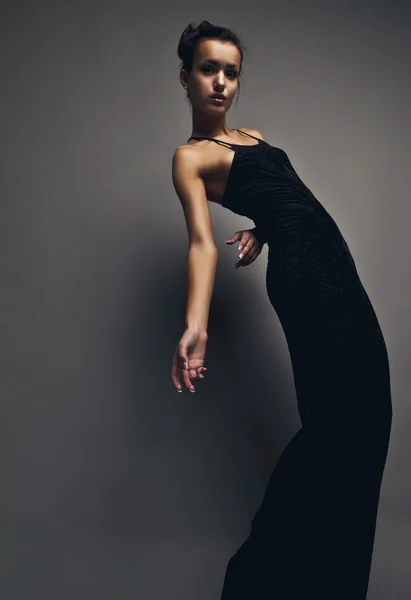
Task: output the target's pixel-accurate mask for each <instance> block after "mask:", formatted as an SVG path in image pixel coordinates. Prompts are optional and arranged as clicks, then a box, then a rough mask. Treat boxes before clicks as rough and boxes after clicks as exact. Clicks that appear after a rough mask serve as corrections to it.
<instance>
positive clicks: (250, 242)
mask: <svg viewBox="0 0 411 600" xmlns="http://www.w3.org/2000/svg"><path fill="white" fill-rule="evenodd" d="M255 229H256V228H255V227H254V228H253V229H245V230H243V231H236V233H235V234H234V235H232V236H231V237H230V238H229V239H228V240H226V242H225V243H226V244H234V243H235V242H238V241H239V242H240V244H239V246H238V249H239V250H240V255H239V258H240V260H239V261H237V262H236V264H235V268H236V269H237V268H238V267H245V266H246V265H251V263H252V262H254V261H255V259H256V258H257V257H258V256H259V255H260V254H261V250H262V248H263V243H262V242H260V241H259V240H258V239H257V237H256V235H255V233H254V231H255Z"/></svg>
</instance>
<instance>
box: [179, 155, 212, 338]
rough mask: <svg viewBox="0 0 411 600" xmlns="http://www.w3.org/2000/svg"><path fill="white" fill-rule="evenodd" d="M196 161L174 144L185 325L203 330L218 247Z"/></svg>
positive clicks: (209, 301)
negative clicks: (184, 243)
mask: <svg viewBox="0 0 411 600" xmlns="http://www.w3.org/2000/svg"><path fill="white" fill-rule="evenodd" d="M197 161H198V159H197V154H196V153H194V152H193V150H192V149H191V148H177V150H176V151H175V153H174V156H173V164H172V176H173V184H174V188H175V190H176V193H177V195H178V197H179V199H180V202H181V205H182V207H183V211H184V216H185V220H186V225H187V231H188V238H189V247H188V296H187V306H186V327H187V328H190V329H195V330H197V331H200V332H202V333H206V332H207V326H208V317H209V311H210V303H211V297H212V293H213V288H214V280H215V272H216V267H217V260H218V250H217V247H216V245H215V242H214V237H213V231H212V223H211V215H210V211H209V207H208V201H207V196H206V190H205V186H204V181H203V179H202V178H201V176H200V174H199V165H198V164H197Z"/></svg>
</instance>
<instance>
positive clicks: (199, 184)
mask: <svg viewBox="0 0 411 600" xmlns="http://www.w3.org/2000/svg"><path fill="white" fill-rule="evenodd" d="M207 59H214V60H215V61H217V62H216V63H214V64H213V63H212V62H209V60H207ZM240 68H241V54H240V51H239V50H238V48H237V46H235V45H234V44H232V43H228V42H225V43H224V42H220V41H219V40H203V41H202V42H200V43H199V44H198V45H197V47H196V52H195V56H194V61H193V68H192V71H191V73H187V72H186V71H185V70H184V69H182V70H181V72H180V82H181V85H182V86H183V87H184V89H187V90H188V91H189V94H190V97H189V99H190V102H191V106H192V133H191V136H199V137H202V136H207V137H214V138H217V139H219V140H222V141H227V142H231V143H233V144H248V142H247V141H246V139H245V136H244V135H242V134H240V133H238V132H237V131H234V130H232V131H231V130H230V129H228V127H227V123H226V113H227V112H228V110H229V108H230V107H231V104H232V102H233V100H234V98H235V94H236V93H237V91H238V83H239V72H240ZM214 93H221V94H224V96H225V97H226V101H225V102H224V103H222V104H217V103H214V102H213V101H212V100H211V99H210V96H211V95H212V94H214ZM240 129H242V130H243V131H246V132H247V133H251V134H252V135H254V136H256V137H259V138H260V139H263V137H262V135H261V133H260V132H259V131H257V130H255V129H247V128H243V127H241V128H240ZM191 136H190V137H191ZM250 141H251V142H252V144H254V143H255V140H251V138H250ZM210 146H211V147H210ZM215 146H216V144H215V143H214V142H210V141H208V140H190V141H189V142H188V143H187V144H185V145H183V146H180V147H179V148H178V149H177V150H176V153H175V155H174V157H173V183H174V186H175V189H176V192H177V194H178V196H179V198H180V200H181V202H182V205H183V209H184V213H185V216H186V222H187V228H188V232H189V242H190V249H189V281H190V283H191V285H189V290H190V291H191V294H192V297H191V296H190V294H189V298H188V307H189V308H188V315H189V316H188V318H187V319H186V321H187V322H186V330H185V332H184V334H183V336H182V337H181V339H180V341H179V343H178V344H177V347H176V349H175V352H174V356H173V364H172V370H171V378H172V382H173V385H174V387H175V389H176V390H177V391H178V392H182V390H183V386H184V387H186V388H187V389H188V390H189V391H191V392H194V391H195V387H194V385H193V381H199V380H202V379H204V376H205V373H206V371H207V368H206V367H205V366H204V356H205V350H206V344H207V339H208V336H207V321H208V310H207V309H208V307H209V301H210V300H211V294H212V285H213V282H214V272H215V265H216V262H217V249H216V246H215V244H214V240H213V237H212V228H211V220H210V214H209V210H208V207H207V203H208V201H216V200H215V199H214V200H212V199H211V198H212V195H213V190H214V193H215V195H216V197H217V196H218V195H221V186H222V185H223V183H224V182H222V177H219V176H218V175H217V176H215V177H214V179H213V180H211V179H210V180H209V183H208V185H209V187H208V188H207V186H206V184H205V182H204V180H205V179H206V178H205V177H204V176H203V175H204V172H205V169H208V172H209V173H213V174H214V173H217V174H220V173H221V171H224V172H228V170H229V167H230V162H231V160H232V153H233V151H232V150H230V149H227V147H224V146H221V145H219V147H218V148H215ZM200 199H201V201H200ZM235 242H239V247H238V249H239V250H240V252H241V253H240V255H239V259H240V260H239V261H238V262H237V263H236V265H235V268H238V267H240V266H246V265H249V264H251V263H252V262H254V260H255V259H256V258H257V257H258V255H259V254H260V253H261V249H262V244H260V242H259V241H258V240H257V238H256V236H255V235H254V233H253V230H242V231H237V232H236V233H234V235H232V236H231V238H229V239H228V240H226V243H227V244H234V243H235ZM200 274H201V275H200ZM201 277H202V279H201ZM190 278H191V279H190ZM194 282H195V283H194ZM200 299H201V302H200ZM190 302H191V304H190ZM199 304H201V310H199V309H197V306H198V305H199ZM191 306H195V307H196V310H195V311H194V310H191ZM193 313H194V314H195V315H196V317H195V319H194V320H192V317H191V315H192V314H193Z"/></svg>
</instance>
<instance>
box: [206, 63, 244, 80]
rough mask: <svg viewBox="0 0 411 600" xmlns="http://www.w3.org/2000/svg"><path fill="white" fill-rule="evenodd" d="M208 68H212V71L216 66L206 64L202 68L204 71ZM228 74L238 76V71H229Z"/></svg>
mask: <svg viewBox="0 0 411 600" xmlns="http://www.w3.org/2000/svg"><path fill="white" fill-rule="evenodd" d="M207 69H211V70H212V71H214V67H211V66H210V65H205V66H204V67H203V68H202V71H204V72H206V70H207ZM228 74H229V75H230V76H231V77H232V78H235V77H237V71H229V72H228Z"/></svg>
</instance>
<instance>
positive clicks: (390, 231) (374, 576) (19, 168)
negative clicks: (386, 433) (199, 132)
mask: <svg viewBox="0 0 411 600" xmlns="http://www.w3.org/2000/svg"><path fill="white" fill-rule="evenodd" d="M410 12H411V9H410V8H409V5H408V4H407V3H405V2H401V1H399V0H391V1H388V0H386V1H382V0H379V1H374V2H371V1H368V0H367V1H356V2H354V0H346V1H345V2H344V3H341V2H337V1H334V2H330V1H328V2H325V1H322V2H320V1H317V0H316V1H312V2H309V3H307V2H303V0H287V2H285V1H283V2H272V3H267V2H263V1H262V0H255V1H253V2H252V3H251V2H250V3H246V2H241V3H238V2H234V1H231V2H225V3H221V2H216V1H215V0H210V1H209V2H207V3H204V2H198V1H197V2H193V1H192V0H190V1H187V0H184V1H180V2H178V3H177V4H176V5H173V4H171V3H168V2H165V1H163V2H159V1H157V0H154V1H152V2H150V3H148V4H145V5H144V6H142V5H141V6H140V5H139V3H138V2H135V1H133V2H132V1H126V0H116V2H114V0H111V1H109V0H100V1H99V2H97V1H95V0H88V1H87V0H85V1H82V2H80V1H79V0H72V1H71V2H70V3H69V2H63V1H61V0H57V1H54V2H46V1H44V0H37V1H36V2H28V1H27V0H26V1H20V2H15V3H12V2H10V1H8V2H5V3H3V9H2V18H1V25H0V27H1V31H0V34H1V36H0V44H1V53H0V64H1V69H2V93H1V96H0V102H1V106H0V108H1V111H0V114H1V129H2V131H1V139H2V156H1V186H2V187H1V219H0V257H1V258H0V260H1V294H0V301H1V313H0V316H1V336H0V353H1V365H2V366H1V381H0V385H1V403H0V409H1V414H0V417H1V418H0V456H1V459H0V465H1V489H2V491H1V501H0V519H1V535H0V549H1V566H0V575H1V576H0V595H1V597H2V598H4V599H7V600H27V599H28V598H34V597H36V598H41V599H42V600H55V599H56V598H58V599H59V600H72V599H73V598H76V599H78V600H83V599H84V600H85V599H87V600H97V599H98V600H112V599H114V598H115V599H116V600H131V599H133V600H134V599H135V598H138V599H139V600H166V599H167V600H174V599H176V600H177V599H178V600H186V599H187V600H191V599H192V598H196V599H197V600H218V599H219V594H220V591H221V588H222V583H223V577H224V573H225V568H226V565H227V562H228V559H229V558H230V556H231V555H232V554H233V553H234V552H235V551H236V549H237V548H238V547H239V546H240V545H241V543H242V542H243V541H244V539H245V538H246V537H247V535H248V533H249V527H250V522H251V519H252V517H253V516H254V514H255V512H256V511H257V509H258V507H259V505H260V502H261V500H262V497H263V493H264V490H265V485H266V483H267V481H268V477H269V475H270V473H271V471H272V469H273V467H274V465H275V462H276V460H277V459H278V457H279V455H280V453H281V451H282V449H283V448H284V446H285V445H286V444H287V442H288V441H289V439H290V438H291V437H292V436H293V435H294V433H295V432H296V430H297V429H298V428H299V426H300V422H299V417H298V413H297V409H296V398H295V390H294V384H293V377H292V371H291V364H290V359H289V354H288V350H287V345H286V341H285V338H284V335H283V332H282V329H281V326H280V324H279V321H278V319H277V316H276V313H275V312H274V310H273V308H272V307H271V305H270V303H269V300H268V298H267V295H266V291H265V271H266V262H267V247H266V246H265V247H264V250H263V252H262V254H261V255H260V257H259V258H258V259H257V261H256V262H255V263H253V264H252V265H251V266H249V267H246V268H243V269H234V264H235V262H236V260H237V254H238V253H237V252H236V245H235V246H230V247H228V246H227V245H225V244H224V240H226V239H227V238H228V237H230V236H231V235H232V234H233V233H234V232H235V231H237V230H238V229H246V228H249V227H252V226H253V222H252V221H249V220H248V219H245V218H242V217H239V216H236V215H234V214H233V213H230V212H229V211H227V210H224V209H223V208H222V207H220V206H218V205H210V211H211V214H212V219H213V230H214V235H215V241H216V244H217V247H218V250H219V262H218V267H217V274H216V282H215V288H214V296H213V300H212V305H211V312H210V323H209V329H208V333H209V342H208V347H207V356H206V366H207V367H208V373H207V376H206V378H205V380H204V381H202V382H198V383H197V384H196V389H197V391H196V393H195V394H190V393H189V392H184V393H183V394H178V393H177V392H176V391H175V389H174V387H173V385H172V382H171V376H170V372H171V361H172V356H173V353H174V349H175V346H176V344H177V342H178V340H179V338H180V337H181V335H182V333H183V331H184V311H185V303H186V292H187V248H188V236H187V231H186V226H185V222H184V215H183V211H182V208H181V205H180V202H179V200H178V198H177V196H176V194H175V191H174V188H173V185H172V179H171V160H172V155H173V153H174V150H175V148H176V147H177V146H178V145H181V144H183V143H185V142H186V141H187V139H188V138H189V136H190V134H191V126H192V124H191V113H190V110H189V106H188V103H187V101H186V99H185V94H184V90H183V88H182V86H181V85H180V82H179V59H178V56H177V44H178V40H179V37H180V35H181V33H182V31H183V30H184V28H185V27H186V25H187V24H188V23H189V22H194V23H196V24H197V23H198V22H199V21H201V20H202V19H206V20H209V21H211V22H212V23H216V24H219V25H225V26H227V27H229V28H232V29H233V30H234V31H235V32H236V33H238V35H239V36H240V39H241V41H243V43H244V44H245V45H246V46H247V48H248V52H247V54H246V57H245V63H244V76H243V79H242V87H241V92H240V98H239V102H238V107H237V108H236V104H235V101H234V102H233V104H232V107H231V109H230V111H229V113H228V116H227V122H228V125H229V127H230V128H234V127H237V128H242V127H249V128H255V129H258V130H259V131H261V132H262V134H263V136H264V138H265V140H266V141H267V142H268V143H270V144H272V145H276V146H279V147H281V148H283V149H284V150H285V151H286V152H287V153H288V155H289V157H290V160H291V162H292V163H293V165H294V166H295V168H296V170H297V172H298V173H299V175H300V177H301V178H302V179H303V181H304V182H305V183H306V184H307V186H308V187H309V188H310V189H311V190H312V191H313V193H314V194H315V195H316V196H317V198H318V199H319V200H320V202H321V203H322V204H323V205H324V207H325V208H326V209H327V210H328V211H329V212H330V214H331V216H332V217H333V218H334V219H335V220H336V222H337V224H338V226H339V228H340V229H341V231H342V233H343V235H344V237H345V239H346V241H347V243H348V245H349V247H350V249H351V251H352V254H353V256H354V260H355V263H356V265H357V269H358V272H359V275H360V277H361V279H362V282H363V284H364V286H365V288H366V290H367V292H368V294H369V296H370V299H371V301H372V303H373V305H374V308H375V310H376V313H377V316H378V319H379V322H380V324H381V328H382V330H383V333H384V336H385V340H386V344H387V349H388V354H389V359H390V370H391V386H392V399H393V411H394V416H393V428H392V436H391V443H390V449H389V453H388V458H387V465H386V469H385V474H384V479H383V484H382V489H381V500H380V509H379V516H378V524H377V533H376V539H375V550H374V560H373V565H372V572H371V580H370V588H369V594H368V597H367V600H406V599H407V598H409V597H410V593H411V575H410V572H409V557H410V556H411V520H410V518H411V508H410V507H411V479H410V459H409V457H410V456H411V436H410V427H411V408H410V402H409V397H410V392H409V387H410V383H409V373H410V368H411V363H410V352H409V348H410V333H411V331H410V329H411V322H410V291H411V289H410V288H411V281H410V256H411V254H410V244H409V230H410V222H411V210H410V191H409V190H410V185H409V173H410V133H411V131H410V119H409V106H410V105H411V101H410V100H411V99H410V80H409V72H410V64H409V63H410V60H409V56H411V49H410V45H411V44H410V36H409V28H410ZM366 443H367V440H366V437H365V439H364V444H366Z"/></svg>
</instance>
